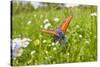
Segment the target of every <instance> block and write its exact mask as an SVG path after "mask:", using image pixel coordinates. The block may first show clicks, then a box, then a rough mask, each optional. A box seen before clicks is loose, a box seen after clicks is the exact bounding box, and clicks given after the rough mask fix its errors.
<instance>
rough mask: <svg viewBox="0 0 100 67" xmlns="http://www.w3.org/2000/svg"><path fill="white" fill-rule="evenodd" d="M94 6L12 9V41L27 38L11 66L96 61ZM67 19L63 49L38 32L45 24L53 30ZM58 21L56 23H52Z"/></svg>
mask: <svg viewBox="0 0 100 67" xmlns="http://www.w3.org/2000/svg"><path fill="white" fill-rule="evenodd" d="M96 11H97V9H96V6H92V5H80V6H77V7H70V8H67V7H63V8H60V7H57V6H52V5H50V6H49V7H45V8H43V7H42V8H38V9H33V8H32V7H31V6H30V5H29V6H28V7H27V6H24V8H22V7H21V6H16V5H13V6H12V22H11V24H12V35H11V36H12V38H11V40H13V39H15V38H29V39H31V41H30V43H29V44H28V46H27V47H26V48H23V53H22V55H21V56H19V57H14V58H13V57H12V58H11V60H12V63H11V64H12V65H13V66H22V65H40V64H61V63H76V62H91V61H96V60H97V16H91V13H94V12H96ZM68 16H72V20H71V22H70V24H69V27H68V29H67V31H66V33H65V37H66V38H67V39H68V43H67V44H65V45H64V46H62V45H61V44H59V43H53V42H52V36H50V35H49V34H46V33H43V32H41V30H42V29H44V28H45V23H46V22H45V21H48V22H49V23H50V24H51V25H50V26H49V27H48V29H50V28H53V29H56V28H57V27H58V26H59V25H60V24H61V23H62V22H63V21H64V20H65V19H66V17H68ZM55 18H57V21H55Z"/></svg>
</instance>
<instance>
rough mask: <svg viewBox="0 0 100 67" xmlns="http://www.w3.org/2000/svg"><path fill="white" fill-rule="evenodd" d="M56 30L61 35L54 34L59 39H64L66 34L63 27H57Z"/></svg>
mask: <svg viewBox="0 0 100 67" xmlns="http://www.w3.org/2000/svg"><path fill="white" fill-rule="evenodd" d="M56 32H57V33H58V34H59V35H57V36H56V35H54V36H55V37H56V38H57V39H64V38H65V36H64V32H63V31H62V30H61V29H59V28H58V29H57V30H56Z"/></svg>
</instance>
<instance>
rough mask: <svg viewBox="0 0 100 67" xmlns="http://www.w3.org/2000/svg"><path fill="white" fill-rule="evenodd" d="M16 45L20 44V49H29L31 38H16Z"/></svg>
mask: <svg viewBox="0 0 100 67" xmlns="http://www.w3.org/2000/svg"><path fill="white" fill-rule="evenodd" d="M12 41H13V42H14V43H16V44H18V45H19V46H20V47H27V46H28V45H29V42H30V41H31V40H30V39H29V38H23V39H21V38H16V39H13V40H12Z"/></svg>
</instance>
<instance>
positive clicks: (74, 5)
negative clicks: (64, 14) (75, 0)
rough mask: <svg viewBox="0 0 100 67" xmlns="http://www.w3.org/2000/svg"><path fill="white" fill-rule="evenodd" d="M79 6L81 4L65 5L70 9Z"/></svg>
mask: <svg viewBox="0 0 100 67" xmlns="http://www.w3.org/2000/svg"><path fill="white" fill-rule="evenodd" d="M76 6H79V4H65V7H67V8H69V7H76Z"/></svg>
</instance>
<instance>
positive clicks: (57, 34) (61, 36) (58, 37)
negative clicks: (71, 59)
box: [42, 16, 72, 44]
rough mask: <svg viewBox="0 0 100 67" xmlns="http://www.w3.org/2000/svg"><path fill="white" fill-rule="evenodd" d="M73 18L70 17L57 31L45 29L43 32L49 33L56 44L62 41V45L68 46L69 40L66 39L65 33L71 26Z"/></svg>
mask: <svg viewBox="0 0 100 67" xmlns="http://www.w3.org/2000/svg"><path fill="white" fill-rule="evenodd" d="M71 19H72V16H68V17H67V19H66V20H65V21H64V22H63V23H61V24H60V25H59V26H58V27H57V29H56V30H48V29H43V30H42V32H45V33H48V34H50V35H52V36H53V38H54V42H56V41H60V44H66V43H67V42H68V40H67V39H66V38H65V32H66V30H67V28H68V26H69V23H70V21H71Z"/></svg>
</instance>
